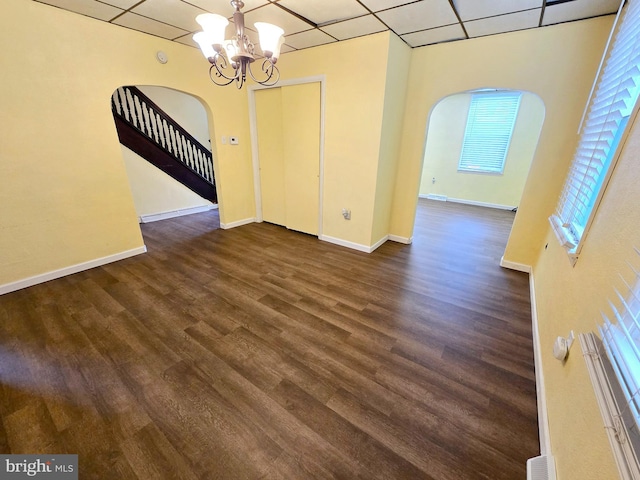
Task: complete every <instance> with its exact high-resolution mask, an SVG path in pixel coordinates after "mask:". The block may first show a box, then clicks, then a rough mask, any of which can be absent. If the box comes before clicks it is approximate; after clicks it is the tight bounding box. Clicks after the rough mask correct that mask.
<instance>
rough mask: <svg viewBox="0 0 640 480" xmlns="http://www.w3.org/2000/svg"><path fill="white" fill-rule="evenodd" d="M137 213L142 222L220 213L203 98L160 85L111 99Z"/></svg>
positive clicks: (127, 90)
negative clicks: (216, 211)
mask: <svg viewBox="0 0 640 480" xmlns="http://www.w3.org/2000/svg"><path fill="white" fill-rule="evenodd" d="M111 105H112V110H113V112H114V121H115V122H116V127H117V130H118V136H119V138H120V143H121V149H122V157H123V161H124V164H125V167H126V171H127V176H128V178H129V184H130V187H131V193H132V196H133V201H134V206H135V209H136V213H137V215H138V218H139V220H140V222H141V223H147V222H151V221H155V220H162V219H166V218H172V217H177V216H182V215H188V214H192V213H200V212H204V211H207V210H212V209H215V208H217V189H216V182H215V174H214V169H213V153H212V147H211V141H210V138H209V124H208V119H207V112H206V110H205V107H204V106H203V105H202V103H201V102H200V100H199V99H197V98H196V97H194V96H192V95H189V94H187V93H183V92H180V91H177V90H173V89H171V88H166V87H160V86H136V87H129V86H127V87H120V88H118V89H116V91H115V92H114V93H113V95H112V99H111Z"/></svg>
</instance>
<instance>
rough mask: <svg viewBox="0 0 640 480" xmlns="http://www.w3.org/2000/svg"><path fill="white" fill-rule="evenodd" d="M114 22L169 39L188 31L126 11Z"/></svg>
mask: <svg viewBox="0 0 640 480" xmlns="http://www.w3.org/2000/svg"><path fill="white" fill-rule="evenodd" d="M112 23H113V24H115V25H120V26H122V27H127V28H132V29H134V30H139V31H141V32H145V33H149V34H151V35H155V36H157V37H162V38H168V39H169V40H171V39H174V38H177V37H179V36H181V35H184V34H185V33H188V32H186V31H185V30H182V29H181V28H176V27H172V26H171V25H167V24H166V23H161V22H157V21H155V20H151V19H150V18H147V17H142V16H140V15H136V14H135V13H131V12H128V13H125V14H124V15H122V16H121V17H118V18H116V19H115V20H114V21H113V22H112Z"/></svg>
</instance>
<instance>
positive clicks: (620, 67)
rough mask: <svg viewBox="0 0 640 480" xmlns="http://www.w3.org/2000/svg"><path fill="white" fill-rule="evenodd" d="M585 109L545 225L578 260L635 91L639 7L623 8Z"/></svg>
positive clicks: (639, 78) (638, 83)
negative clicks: (565, 173) (564, 176)
mask: <svg viewBox="0 0 640 480" xmlns="http://www.w3.org/2000/svg"><path fill="white" fill-rule="evenodd" d="M625 8H626V10H625V12H624V17H623V19H622V23H621V25H620V28H619V29H618V32H617V34H616V36H615V39H614V41H613V45H612V47H611V49H610V50H609V52H608V54H607V55H606V59H605V61H604V67H603V69H602V72H601V74H600V75H599V77H598V79H597V83H596V85H597V87H596V89H595V93H594V95H593V98H592V100H591V102H590V105H589V113H588V115H587V117H586V120H585V122H584V126H583V129H582V133H581V136H580V139H579V141H578V147H577V149H576V152H575V155H574V158H573V162H572V164H571V167H570V169H569V174H568V176H567V179H566V180H565V185H564V188H563V190H562V194H561V196H560V201H559V202H558V206H557V209H556V212H555V214H554V215H552V216H551V217H550V218H549V220H550V222H551V225H552V227H553V230H554V232H555V234H556V236H557V237H558V240H559V241H560V243H561V244H562V245H563V246H564V247H565V248H566V249H567V252H568V253H569V254H570V256H572V257H574V258H577V255H578V253H579V251H580V248H581V241H582V239H583V238H584V236H585V232H586V230H587V228H588V226H589V223H590V222H591V219H592V217H593V214H594V212H595V210H596V209H597V206H598V204H599V202H600V199H601V197H602V192H603V190H604V187H605V186H606V183H607V181H608V178H609V176H610V172H611V170H612V166H613V164H614V163H615V160H616V159H617V156H618V152H619V148H618V147H619V145H620V143H621V139H622V137H623V135H624V133H625V131H626V126H627V123H628V121H629V117H630V116H631V113H632V110H633V109H634V107H635V104H636V101H637V99H638V93H639V88H640V50H639V49H640V35H639V34H638V29H639V28H640V2H638V1H634V2H632V3H630V2H627V7H625Z"/></svg>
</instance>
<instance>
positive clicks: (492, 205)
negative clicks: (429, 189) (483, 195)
mask: <svg viewBox="0 0 640 480" xmlns="http://www.w3.org/2000/svg"><path fill="white" fill-rule="evenodd" d="M418 198H426V199H428V200H437V201H438V202H451V203H463V204H465V205H475V206H478V207H487V208H497V209H500V210H513V209H514V208H516V207H515V206H513V205H501V204H499V203H488V202H476V201H475V200H465V199H464V198H451V197H447V196H446V195H436V194H434V193H429V194H428V195H425V194H423V193H421V194H420V195H418Z"/></svg>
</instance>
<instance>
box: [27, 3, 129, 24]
mask: <svg viewBox="0 0 640 480" xmlns="http://www.w3.org/2000/svg"><path fill="white" fill-rule="evenodd" d="M38 1H39V2H40V3H46V4H47V5H53V6H54V7H60V8H64V9H65V10H70V11H72V12H75V13H79V14H81V15H86V16H88V17H93V18H97V19H98V20H105V21H109V20H111V19H112V18H115V17H117V16H118V15H120V14H121V13H122V12H123V11H124V10H122V9H120V8H116V7H113V6H111V5H105V4H104V3H100V2H95V1H93V0H38Z"/></svg>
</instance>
